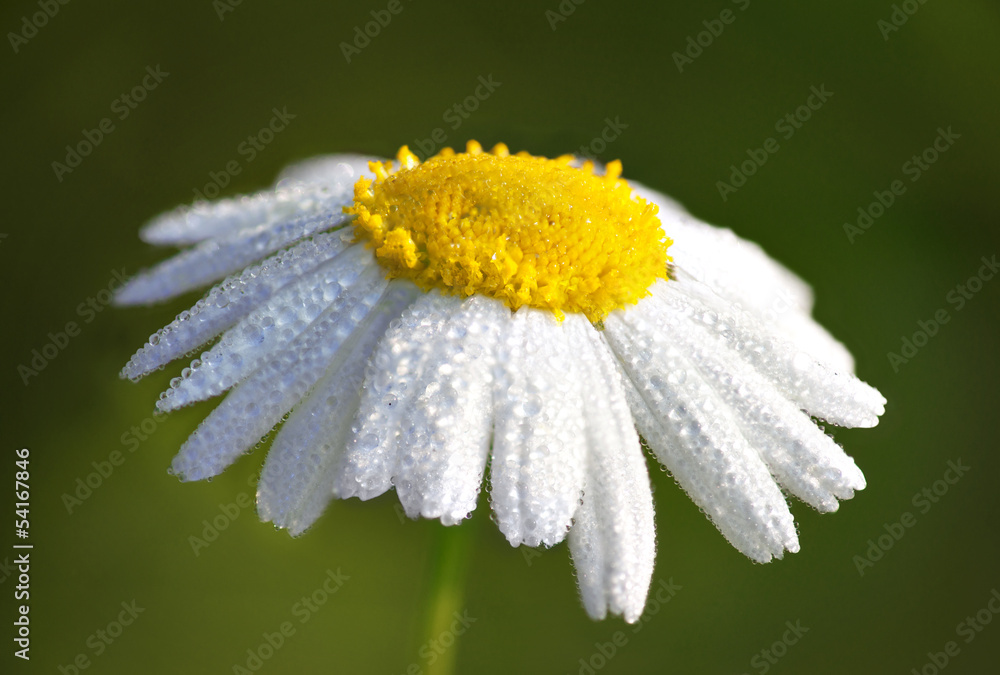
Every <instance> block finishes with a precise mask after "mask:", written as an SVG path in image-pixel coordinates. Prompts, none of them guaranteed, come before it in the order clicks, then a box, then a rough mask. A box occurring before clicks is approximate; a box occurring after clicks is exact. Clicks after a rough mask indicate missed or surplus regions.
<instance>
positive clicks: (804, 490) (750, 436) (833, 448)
mask: <svg viewBox="0 0 1000 675" xmlns="http://www.w3.org/2000/svg"><path fill="white" fill-rule="evenodd" d="M658 300H659V298H658V297H655V296H654V298H651V299H650V302H648V303H645V305H644V307H643V312H644V318H645V319H646V320H647V321H649V322H651V323H654V324H656V325H659V326H661V327H663V329H664V330H670V335H671V339H672V340H674V341H675V342H676V344H677V345H678V346H679V347H680V348H681V349H683V351H684V353H685V354H686V355H687V357H688V360H689V362H690V363H692V364H693V365H694V366H695V367H696V368H697V370H698V372H699V374H700V375H701V376H702V377H703V378H704V379H705V380H706V381H707V382H708V384H709V385H710V386H711V387H712V389H713V390H714V391H715V392H716V394H717V395H718V396H719V397H720V399H721V400H722V401H723V403H724V404H725V405H726V407H727V408H728V409H729V410H730V411H731V412H732V415H733V416H734V418H735V419H736V422H737V424H738V425H739V428H740V431H741V433H742V434H743V436H744V437H745V438H746V439H747V441H748V442H749V443H750V445H751V446H752V447H753V448H755V449H756V450H757V451H758V452H759V453H760V455H761V457H762V458H763V459H764V461H765V462H766V463H767V465H768V467H769V468H770V469H771V472H772V473H773V474H774V475H775V477H776V478H777V479H778V481H779V482H780V483H781V484H782V485H784V486H785V487H786V488H788V489H789V490H790V491H791V492H792V493H793V494H794V495H795V496H796V497H798V498H800V499H802V500H803V501H805V502H807V503H808V504H810V505H812V506H813V507H815V508H817V509H819V510H821V511H835V510H836V509H837V506H838V502H837V498H838V497H839V498H841V499H849V498H850V497H851V496H853V494H854V490H855V489H862V488H864V486H865V480H864V476H863V475H862V474H861V471H860V470H859V469H858V468H857V466H856V465H855V464H854V461H853V460H852V459H851V458H850V457H848V456H847V455H846V454H845V453H844V451H843V450H842V449H841V448H840V447H839V446H838V445H837V444H836V443H834V442H833V440H832V439H831V438H829V437H828V436H827V435H826V434H824V433H823V432H822V431H821V430H820V429H819V428H818V427H817V426H816V425H815V424H813V422H812V421H811V420H810V419H809V417H808V416H807V415H805V414H804V413H803V412H801V411H800V410H799V409H798V407H797V406H796V405H795V404H794V403H792V402H791V401H789V400H788V399H787V398H785V396H783V395H782V394H781V393H780V392H779V391H778V390H777V389H776V388H775V387H774V385H773V384H771V382H769V381H768V380H767V379H766V378H765V377H763V376H762V375H761V374H760V373H758V372H757V371H756V370H754V369H753V367H751V366H750V365H749V364H747V363H746V362H744V361H743V360H742V359H741V358H740V357H739V355H738V354H737V353H736V352H734V351H731V350H725V349H718V348H716V347H714V346H713V345H712V336H711V334H710V332H709V329H708V328H706V327H704V326H703V325H701V324H698V323H696V322H693V321H688V320H686V319H687V318H688V317H686V316H685V315H684V314H683V313H681V312H678V311H676V309H674V308H673V307H671V306H670V304H669V303H665V302H662V303H661V302H658Z"/></svg>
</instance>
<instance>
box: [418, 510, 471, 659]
mask: <svg viewBox="0 0 1000 675" xmlns="http://www.w3.org/2000/svg"><path fill="white" fill-rule="evenodd" d="M475 527H476V523H475V521H474V520H472V519H470V520H468V521H466V522H464V523H462V524H460V525H452V526H448V527H445V526H444V525H440V524H438V523H435V524H434V529H435V533H434V541H433V543H432V547H433V548H432V551H431V555H430V560H429V561H428V569H427V574H428V586H427V591H426V593H427V594H426V596H425V599H424V607H425V614H424V626H423V641H422V642H421V646H425V645H426V646H428V647H429V649H431V650H432V652H433V653H434V654H435V655H437V658H436V659H434V662H433V663H428V664H427V667H426V668H425V669H424V671H423V672H424V673H425V674H426V675H451V674H452V673H453V672H454V671H455V656H456V653H457V650H458V645H457V641H458V636H457V635H451V638H452V640H450V641H447V640H448V639H447V638H445V639H444V640H445V641H446V642H445V644H449V643H450V644H451V646H450V647H448V648H446V649H443V650H441V651H440V652H439V651H438V650H439V649H441V645H442V642H443V641H442V636H444V635H445V634H447V633H450V632H451V630H452V625H453V623H454V621H455V614H456V613H458V614H459V615H461V613H462V609H463V606H462V605H463V602H464V600H465V578H466V574H467V573H468V570H469V559H470V555H471V553H472V542H473V534H474V532H473V530H474V529H475ZM435 647H437V649H435Z"/></svg>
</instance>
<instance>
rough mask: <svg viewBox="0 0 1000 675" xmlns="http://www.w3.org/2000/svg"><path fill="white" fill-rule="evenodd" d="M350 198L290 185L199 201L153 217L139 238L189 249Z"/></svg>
mask: <svg viewBox="0 0 1000 675" xmlns="http://www.w3.org/2000/svg"><path fill="white" fill-rule="evenodd" d="M348 195H349V193H348V192H347V190H343V191H341V192H340V193H339V194H335V193H334V192H332V191H331V190H330V188H329V187H327V186H325V185H309V186H307V185H288V186H287V187H284V188H282V189H278V190H264V191H262V192H258V193H256V194H252V195H240V196H238V197H232V198H229V199H220V200H218V201H215V202H196V203H195V204H194V205H192V206H182V207H180V208H177V209H174V210H173V211H168V212H166V213H163V214H161V215H159V216H157V217H156V218H153V220H151V221H150V222H149V223H148V224H147V225H146V226H144V227H143V228H142V230H140V232H139V236H140V237H141V238H142V240H143V241H145V242H148V243H150V244H156V245H158V246H164V245H173V246H185V245H188V244H195V243H198V242H200V241H205V240H206V239H212V238H216V237H220V236H223V235H226V234H229V233H231V232H235V231H237V230H242V229H244V228H248V227H256V226H258V225H263V224H275V223H279V222H282V221H285V220H288V219H290V218H294V217H296V216H301V215H304V214H306V213H316V212H319V211H329V210H332V209H333V208H335V205H334V202H339V203H343V202H344V198H345V197H347V196H348ZM347 201H348V202H349V201H350V200H347Z"/></svg>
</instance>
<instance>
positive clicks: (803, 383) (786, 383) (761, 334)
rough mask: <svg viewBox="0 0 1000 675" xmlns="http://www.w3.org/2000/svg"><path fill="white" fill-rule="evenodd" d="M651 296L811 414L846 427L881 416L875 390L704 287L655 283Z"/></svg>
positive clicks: (683, 281)
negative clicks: (698, 325) (704, 328)
mask: <svg viewBox="0 0 1000 675" xmlns="http://www.w3.org/2000/svg"><path fill="white" fill-rule="evenodd" d="M650 292H651V293H652V294H653V295H655V296H656V297H657V298H658V299H659V300H661V301H663V302H666V303H668V304H671V305H672V306H674V307H675V308H677V310H678V311H681V312H683V313H684V315H685V316H686V317H687V320H688V321H695V322H698V323H701V324H703V325H705V326H707V327H709V328H710V329H711V330H710V333H711V335H712V339H713V341H714V343H715V344H717V345H718V346H719V347H720V348H729V349H733V350H736V351H737V352H738V353H739V354H740V355H741V356H742V358H744V359H745V360H746V361H747V362H748V363H750V364H751V365H753V366H754V367H755V368H756V369H757V370H758V371H760V373H761V374H762V375H764V376H765V377H767V378H768V379H769V380H770V381H771V382H772V383H774V385H775V386H776V387H778V389H779V390H780V391H781V392H782V393H783V394H784V395H785V396H787V397H788V398H790V399H791V400H792V401H794V402H795V403H797V404H798V405H799V406H800V407H801V408H802V409H803V410H805V411H807V412H808V413H809V414H811V415H814V416H815V417H819V418H821V419H824V420H827V421H828V422H832V423H833V424H837V425H840V426H844V427H872V426H875V425H876V424H878V418H879V416H880V415H881V414H882V413H883V412H885V398H883V397H882V395H881V394H880V393H879V392H878V391H876V390H875V389H874V388H873V387H871V386H869V385H867V384H865V383H864V382H862V381H861V380H859V379H858V378H856V377H854V376H853V375H850V374H847V373H838V372H835V371H833V370H831V369H830V368H828V367H827V366H825V365H823V364H821V363H818V362H817V361H816V360H815V359H814V358H813V357H812V356H811V355H810V354H808V353H806V352H804V351H802V350H800V349H798V348H797V347H795V346H794V345H792V344H790V343H788V342H787V341H785V340H783V339H781V338H780V337H778V336H777V335H775V333H774V332H773V331H771V330H769V329H768V328H767V327H766V326H763V325H762V324H760V322H758V321H757V320H756V319H755V318H754V317H753V316H752V315H750V314H749V313H747V312H742V313H741V312H739V311H738V310H737V309H736V308H735V307H733V306H732V305H730V304H729V303H727V302H726V301H725V300H723V299H722V298H720V297H719V296H718V295H716V294H715V293H713V292H712V291H711V290H710V289H708V288H706V287H705V286H704V285H703V284H701V283H699V282H697V281H693V280H689V279H685V278H679V279H678V280H676V281H670V282H663V281H660V282H657V283H655V284H653V286H652V287H651V288H650Z"/></svg>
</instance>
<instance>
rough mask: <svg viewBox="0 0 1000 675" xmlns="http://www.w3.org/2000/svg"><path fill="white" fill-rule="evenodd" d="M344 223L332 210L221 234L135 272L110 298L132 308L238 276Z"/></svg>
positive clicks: (340, 216)
mask: <svg viewBox="0 0 1000 675" xmlns="http://www.w3.org/2000/svg"><path fill="white" fill-rule="evenodd" d="M346 220H347V217H346V216H344V215H343V214H341V213H337V212H336V211H323V212H320V213H316V214H311V215H304V216H298V217H294V218H292V219H290V220H286V221H283V222H279V223H276V224H270V223H267V224H261V225H256V226H254V227H247V228H244V229H241V230H236V231H234V232H229V233H227V234H223V235H221V236H219V237H217V238H215V239H209V240H206V241H203V242H201V243H200V244H198V245H196V246H195V247H194V248H189V249H187V250H186V251H183V252H182V253H179V254H177V255H176V256H174V257H173V258H169V259H168V260H165V261H164V262H162V263H160V264H159V265H156V266H155V267H153V268H152V269H148V270H145V271H142V272H139V273H138V274H137V275H135V276H134V277H132V278H131V279H129V280H128V282H127V283H126V284H125V285H124V286H122V288H121V289H120V290H119V291H118V294H117V295H116V296H115V300H116V301H117V302H118V303H119V304H122V305H137V304H147V303H153V302H158V301H160V300H166V299H167V298H172V297H174V296H176V295H180V294H181V293H185V292H187V291H190V290H192V289H195V288H198V287H200V286H204V285H205V284H209V283H212V282H213V281H216V280H218V279H221V278H222V277H224V276H226V275H227V274H233V273H234V272H238V271H239V270H241V269H243V268H244V267H246V266H247V265H249V264H250V263H252V262H254V261H255V260H259V259H260V258H262V257H263V256H266V255H270V254H271V253H274V252H275V251H277V250H278V249H281V248H284V247H286V246H289V245H290V244H293V243H295V242H296V241H298V240H300V239H303V238H305V237H308V236H310V235H312V234H315V233H316V232H321V231H323V230H329V229H331V228H335V227H338V226H340V225H342V224H343V223H344V222H345V221H346Z"/></svg>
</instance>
